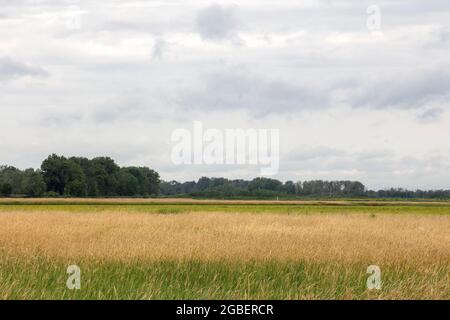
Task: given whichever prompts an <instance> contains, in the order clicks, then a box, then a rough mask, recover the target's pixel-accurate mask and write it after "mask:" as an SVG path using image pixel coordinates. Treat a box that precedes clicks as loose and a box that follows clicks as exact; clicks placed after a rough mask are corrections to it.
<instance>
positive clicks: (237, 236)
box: [0, 199, 450, 299]
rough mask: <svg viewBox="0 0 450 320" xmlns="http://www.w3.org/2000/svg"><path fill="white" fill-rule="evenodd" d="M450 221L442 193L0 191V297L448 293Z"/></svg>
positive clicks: (322, 296)
mask: <svg viewBox="0 0 450 320" xmlns="http://www.w3.org/2000/svg"><path fill="white" fill-rule="evenodd" d="M449 230H450V202H445V201H436V202H416V201H409V202H399V201H373V200H370V201H362V200H358V201H353V200H342V201H216V200H207V201H201V200H191V199H140V200H135V199H83V200H74V199H0V299H450V232H449ZM69 265H77V266H79V267H80V269H81V289H80V290H69V289H68V288H67V287H66V281H67V278H68V274H67V273H66V269H67V267H68V266H69ZM370 265H377V266H379V267H380V269H381V272H382V273H381V279H382V287H381V289H380V290H368V289H367V286H366V281H367V278H368V277H369V276H370V275H369V274H367V267H368V266H370Z"/></svg>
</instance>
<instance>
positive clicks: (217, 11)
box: [196, 4, 241, 43]
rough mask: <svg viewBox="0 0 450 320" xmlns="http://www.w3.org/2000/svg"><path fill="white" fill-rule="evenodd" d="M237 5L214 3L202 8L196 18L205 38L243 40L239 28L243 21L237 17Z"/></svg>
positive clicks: (237, 41)
mask: <svg viewBox="0 0 450 320" xmlns="http://www.w3.org/2000/svg"><path fill="white" fill-rule="evenodd" d="M236 11H237V7H236V6H233V5H231V6H220V5H218V4H212V5H210V6H209V7H207V8H205V9H203V10H201V11H200V12H199V13H198V15H197V19H196V27H197V31H198V33H199V34H200V36H201V37H202V39H204V40H212V41H223V40H232V41H234V42H236V43H239V42H241V40H240V39H239V37H238V34H237V32H238V30H239V28H240V27H241V22H240V21H239V19H238V18H237V14H236Z"/></svg>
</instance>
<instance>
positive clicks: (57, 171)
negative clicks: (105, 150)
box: [0, 154, 160, 197]
mask: <svg viewBox="0 0 450 320" xmlns="http://www.w3.org/2000/svg"><path fill="white" fill-rule="evenodd" d="M159 184H160V179H159V174H158V173H157V172H156V171H154V170H152V169H150V168H147V167H119V166H118V165H117V164H116V163H115V161H114V160H113V159H111V158H109V157H98V158H94V159H91V160H90V159H87V158H83V157H71V158H66V157H64V156H58V155H56V154H52V155H50V156H49V157H48V158H47V159H45V160H44V161H43V162H42V165H41V168H40V169H38V170H34V169H27V170H24V171H22V170H19V169H17V168H14V167H10V166H2V167H0V194H2V195H24V196H30V197H42V196H48V197H55V196H66V197H115V196H127V197H137V196H142V197H145V196H150V195H156V194H158V192H159Z"/></svg>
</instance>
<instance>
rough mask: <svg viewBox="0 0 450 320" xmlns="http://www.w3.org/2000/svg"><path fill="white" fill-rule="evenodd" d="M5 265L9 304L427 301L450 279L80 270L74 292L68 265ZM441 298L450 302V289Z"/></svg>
mask: <svg viewBox="0 0 450 320" xmlns="http://www.w3.org/2000/svg"><path fill="white" fill-rule="evenodd" d="M17 262H18V261H14V262H11V261H9V262H8V261H3V262H1V263H0V270H1V271H0V283H1V286H0V297H1V298H3V299H176V300H177V299H369V298H370V299H374V298H406V299H415V298H416V299H420V298H421V297H423V296H424V295H426V293H425V292H423V291H424V290H427V289H426V288H428V286H430V287H433V288H434V289H436V288H439V285H436V284H434V283H441V284H442V283H443V282H445V281H446V280H447V281H448V280H450V279H449V275H448V270H445V269H444V268H440V269H439V267H436V268H435V269H434V270H432V273H431V274H432V276H431V277H430V274H427V273H424V272H422V273H418V272H417V271H415V270H414V269H408V268H402V269H401V270H399V269H398V268H397V267H395V266H390V267H389V266H387V267H384V268H383V270H382V282H383V286H382V289H381V290H379V291H377V290H375V291H369V290H367V288H366V281H367V277H368V276H369V275H367V274H366V268H367V266H366V265H352V266H345V265H341V264H338V263H336V264H330V263H327V264H318V263H305V262H283V263H280V262H270V261H268V262H247V263H234V264H230V263H220V262H211V263H208V262H197V261H185V262H171V261H160V262H153V263H152V262H147V263H145V262H129V263H119V262H98V261H97V262H95V261H91V262H89V261H84V262H80V263H79V266H80V268H81V289H80V290H68V289H67V288H66V281H67V277H68V275H67V274H66V269H67V266H68V265H69V264H71V263H73V262H70V261H67V262H66V263H63V262H62V261H60V262H55V261H45V260H44V259H36V260H34V261H27V262H21V268H20V269H19V268H17ZM440 289H441V290H442V291H441V292H439V293H438V292H434V296H432V297H434V298H442V299H449V298H450V292H449V291H445V290H449V288H448V287H447V288H440Z"/></svg>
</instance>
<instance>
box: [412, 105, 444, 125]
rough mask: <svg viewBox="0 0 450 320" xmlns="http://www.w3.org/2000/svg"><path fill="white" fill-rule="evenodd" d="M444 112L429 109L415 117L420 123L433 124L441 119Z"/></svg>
mask: <svg viewBox="0 0 450 320" xmlns="http://www.w3.org/2000/svg"><path fill="white" fill-rule="evenodd" d="M443 114H444V110H443V109H442V108H431V109H427V110H425V111H422V112H420V113H418V114H417V115H416V117H417V120H418V121H419V122H422V123H433V122H435V121H437V120H439V119H441V118H442V115H443Z"/></svg>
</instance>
